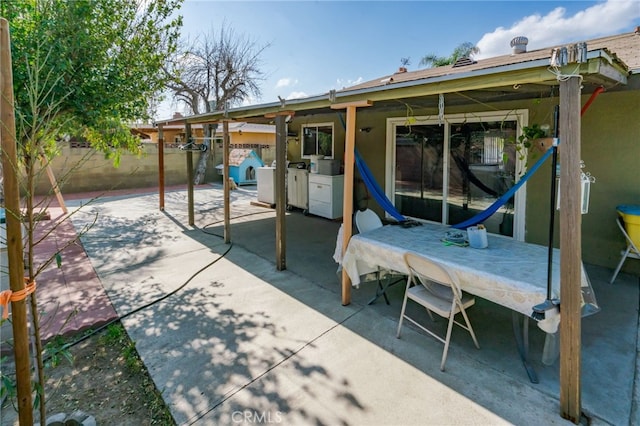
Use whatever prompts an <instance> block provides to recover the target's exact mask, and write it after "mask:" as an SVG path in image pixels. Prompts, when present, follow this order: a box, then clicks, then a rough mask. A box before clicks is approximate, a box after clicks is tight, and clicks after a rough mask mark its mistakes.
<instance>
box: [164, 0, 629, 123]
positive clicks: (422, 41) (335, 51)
mask: <svg viewBox="0 0 640 426" xmlns="http://www.w3.org/2000/svg"><path fill="white" fill-rule="evenodd" d="M179 13H180V14H181V15H182V16H183V22H184V25H183V29H182V34H183V37H188V38H190V39H194V38H197V37H198V36H202V35H205V34H207V33H210V32H212V31H213V32H214V33H217V32H218V31H219V29H220V28H221V27H222V26H223V25H225V26H226V27H227V28H229V29H232V30H233V31H234V33H236V34H238V35H242V36H245V37H246V38H248V39H251V40H253V41H255V42H256V44H257V45H258V46H267V45H268V46H267V47H266V48H265V49H264V51H263V52H262V54H261V56H260V58H261V69H262V71H263V72H264V74H265V75H264V77H265V78H264V80H263V81H261V82H260V88H261V92H262V95H261V97H260V98H252V99H247V100H246V101H245V104H250V105H254V104H262V103H272V102H277V101H278V97H279V96H280V97H282V98H285V99H294V98H301V97H306V96H314V95H320V94H323V93H327V92H328V91H329V90H332V89H342V88H344V87H348V86H352V85H354V84H358V83H360V82H363V81H369V80H373V79H377V78H381V77H384V76H386V75H390V74H393V73H394V72H395V71H396V70H397V69H398V67H399V66H401V60H402V58H409V60H410V62H409V65H408V66H407V68H408V70H409V71H414V70H417V69H420V68H421V66H420V59H421V58H422V57H423V56H425V55H429V54H435V55H437V56H445V57H446V56H450V55H451V53H452V52H453V50H454V49H455V48H456V47H457V46H459V45H460V44H462V43H465V42H470V43H472V44H474V45H475V46H477V47H478V48H479V49H480V53H479V54H477V55H475V56H474V58H475V59H483V58H487V57H493V56H498V55H503V54H508V53H510V52H511V47H510V46H509V42H510V41H511V39H513V38H514V37H516V36H525V37H527V38H528V39H529V44H528V46H527V49H528V50H533V49H538V48H543V47H548V46H554V45H559V44H563V43H568V42H577V41H583V40H588V39H591V38H597V37H602V36H608V35H612V34H620V33H625V32H631V31H634V30H635V28H636V27H638V26H640V0H605V1H554V0H547V1H517V0H515V1H514V0H511V1H477V0H476V1H455V0H454V1H451V0H450V1H327V0H316V1H310V0H297V1H243V0H236V1H218V0H185V3H184V4H183V6H182V8H181V10H180V11H179ZM174 111H178V112H182V113H186V114H188V111H185V110H184V107H183V106H182V105H180V104H175V103H172V102H170V101H165V102H164V103H163V104H162V105H161V106H160V108H159V110H158V113H157V116H156V118H158V119H162V118H168V117H170V116H171V115H172V114H173V112H174Z"/></svg>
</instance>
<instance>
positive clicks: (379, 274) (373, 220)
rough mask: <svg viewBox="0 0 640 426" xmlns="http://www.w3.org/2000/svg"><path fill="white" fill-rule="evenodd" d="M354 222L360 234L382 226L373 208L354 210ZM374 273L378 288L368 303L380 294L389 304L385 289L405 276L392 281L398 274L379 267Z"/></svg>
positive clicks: (376, 298)
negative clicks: (384, 279) (384, 281)
mask: <svg viewBox="0 0 640 426" xmlns="http://www.w3.org/2000/svg"><path fill="white" fill-rule="evenodd" d="M355 222H356V228H357V229H358V232H359V233H361V234H362V233H365V232H367V231H372V230H374V229H377V228H382V221H381V220H380V218H379V217H378V215H377V214H376V213H375V212H374V211H373V210H370V209H365V210H358V211H356V214H355ZM375 274H376V281H377V283H378V288H377V289H376V294H375V296H374V297H373V298H372V299H371V300H370V301H369V303H368V304H369V305H371V304H372V303H373V302H375V301H376V300H378V298H379V297H380V296H383V297H384V300H385V302H386V303H387V305H390V303H389V297H388V296H387V290H388V289H389V287H391V286H392V285H394V284H397V283H400V282H402V281H404V279H405V277H404V276H402V277H401V278H399V279H396V280H395V281H394V280H393V279H394V277H397V275H398V274H397V273H395V272H393V271H390V270H387V269H381V268H377V270H376V271H375ZM383 278H386V283H385V284H383V282H382V281H383V280H382V279H383Z"/></svg>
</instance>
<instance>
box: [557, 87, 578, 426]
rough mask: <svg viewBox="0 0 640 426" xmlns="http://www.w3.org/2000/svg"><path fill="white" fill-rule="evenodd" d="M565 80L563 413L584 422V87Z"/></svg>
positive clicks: (562, 99) (562, 138) (562, 98)
mask: <svg viewBox="0 0 640 426" xmlns="http://www.w3.org/2000/svg"><path fill="white" fill-rule="evenodd" d="M581 83H582V79H581V78H579V76H572V77H569V78H567V79H565V80H562V81H560V141H561V143H560V194H561V197H560V214H559V216H560V283H561V285H560V303H561V305H560V307H561V312H562V315H561V318H560V413H561V416H562V417H563V418H565V419H567V420H570V421H572V422H574V423H576V424H577V423H578V422H579V421H580V413H581V393H580V392H581V390H580V366H581V359H580V345H581V338H580V331H581V316H580V304H581V289H580V285H581V272H582V250H581V242H582V227H581V225H582V215H581V198H582V197H581V186H580V85H581Z"/></svg>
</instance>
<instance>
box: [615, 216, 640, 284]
mask: <svg viewBox="0 0 640 426" xmlns="http://www.w3.org/2000/svg"><path fill="white" fill-rule="evenodd" d="M616 223H617V224H618V228H620V231H621V232H622V234H623V235H624V238H625V239H626V243H627V249H626V250H622V251H621V252H620V254H622V258H621V259H620V262H619V263H618V266H617V267H616V270H615V271H614V272H613V276H612V277H611V280H610V281H609V283H610V284H613V282H614V281H615V280H616V277H617V276H618V272H620V269H622V265H623V264H624V261H625V260H627V258H628V257H629V258H631V259H640V250H638V247H637V246H636V245H635V243H634V242H633V240H632V239H631V237H630V236H629V234H628V233H627V230H626V229H625V228H624V219H623V218H622V217H621V216H618V220H617V221H616Z"/></svg>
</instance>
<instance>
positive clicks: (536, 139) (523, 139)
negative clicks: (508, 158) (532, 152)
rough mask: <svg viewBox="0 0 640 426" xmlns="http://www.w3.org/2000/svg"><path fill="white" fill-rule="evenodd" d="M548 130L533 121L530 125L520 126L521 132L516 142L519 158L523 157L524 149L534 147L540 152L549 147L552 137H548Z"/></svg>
mask: <svg viewBox="0 0 640 426" xmlns="http://www.w3.org/2000/svg"><path fill="white" fill-rule="evenodd" d="M548 132H549V130H548V129H546V128H543V127H541V126H540V125H538V124H535V123H534V124H532V125H531V126H524V127H523V128H522V134H521V135H520V136H518V143H517V144H516V151H517V152H518V154H519V156H520V158H521V159H523V158H524V155H525V154H524V153H525V152H526V151H525V149H526V150H528V149H531V148H536V149H538V150H539V151H541V152H545V151H546V150H547V149H549V147H551V145H552V144H553V138H550V137H548V136H549V135H548Z"/></svg>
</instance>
